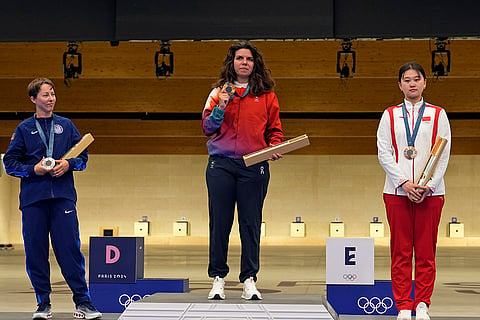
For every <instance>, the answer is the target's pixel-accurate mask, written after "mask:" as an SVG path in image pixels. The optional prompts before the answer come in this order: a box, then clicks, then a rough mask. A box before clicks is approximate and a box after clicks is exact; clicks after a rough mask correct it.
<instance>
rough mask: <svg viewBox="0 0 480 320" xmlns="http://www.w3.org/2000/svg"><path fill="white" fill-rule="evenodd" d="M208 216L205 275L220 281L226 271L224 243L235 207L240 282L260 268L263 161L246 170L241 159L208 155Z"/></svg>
mask: <svg viewBox="0 0 480 320" xmlns="http://www.w3.org/2000/svg"><path fill="white" fill-rule="evenodd" d="M206 180H207V188H208V206H209V216H210V248H209V264H208V275H209V276H210V277H212V278H214V277H216V276H219V277H221V278H224V277H225V276H226V275H227V274H228V272H229V270H230V269H229V267H228V264H227V255H228V242H229V238H230V232H231V230H232V224H233V220H234V212H235V204H236V205H237V212H238V224H239V231H240V241H241V244H242V256H241V265H240V276H239V279H240V282H244V281H245V280H246V279H248V278H250V277H253V278H254V280H255V281H256V280H257V273H258V270H259V268H260V263H259V260H260V258H259V256H260V228H261V225H262V209H263V202H264V199H265V196H266V195H267V189H268V182H269V180H270V170H269V166H268V162H267V161H264V162H261V163H258V164H255V165H252V166H250V167H246V166H245V164H244V162H243V160H242V159H230V158H223V157H218V156H211V157H210V158H209V161H208V165H207V170H206Z"/></svg>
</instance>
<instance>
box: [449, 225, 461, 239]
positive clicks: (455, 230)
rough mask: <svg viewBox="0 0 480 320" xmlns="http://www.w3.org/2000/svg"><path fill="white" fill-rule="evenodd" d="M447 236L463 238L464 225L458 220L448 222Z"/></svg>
mask: <svg viewBox="0 0 480 320" xmlns="http://www.w3.org/2000/svg"><path fill="white" fill-rule="evenodd" d="M448 236H449V237H450V238H463V237H464V236H465V225H464V224H463V223H460V222H456V223H453V222H450V223H448Z"/></svg>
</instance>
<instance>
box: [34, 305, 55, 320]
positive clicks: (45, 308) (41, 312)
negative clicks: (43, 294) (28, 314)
mask: <svg viewBox="0 0 480 320" xmlns="http://www.w3.org/2000/svg"><path fill="white" fill-rule="evenodd" d="M32 319H52V306H51V305H50V303H40V304H39V305H38V308H37V311H35V312H34V313H33V316H32Z"/></svg>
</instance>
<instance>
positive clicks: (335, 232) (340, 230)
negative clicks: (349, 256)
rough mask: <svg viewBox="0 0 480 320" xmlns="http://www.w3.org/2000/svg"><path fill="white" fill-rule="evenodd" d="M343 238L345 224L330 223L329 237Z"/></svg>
mask: <svg viewBox="0 0 480 320" xmlns="http://www.w3.org/2000/svg"><path fill="white" fill-rule="evenodd" d="M344 236H345V224H344V223H343V222H330V237H331V238H342V237H344Z"/></svg>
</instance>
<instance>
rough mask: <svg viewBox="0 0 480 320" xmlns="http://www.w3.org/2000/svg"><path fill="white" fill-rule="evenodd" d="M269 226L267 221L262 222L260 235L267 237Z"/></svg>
mask: <svg viewBox="0 0 480 320" xmlns="http://www.w3.org/2000/svg"><path fill="white" fill-rule="evenodd" d="M266 232H267V226H266V224H265V222H262V225H261V226H260V237H262V238H263V237H265V236H266V235H267V233H266Z"/></svg>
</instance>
